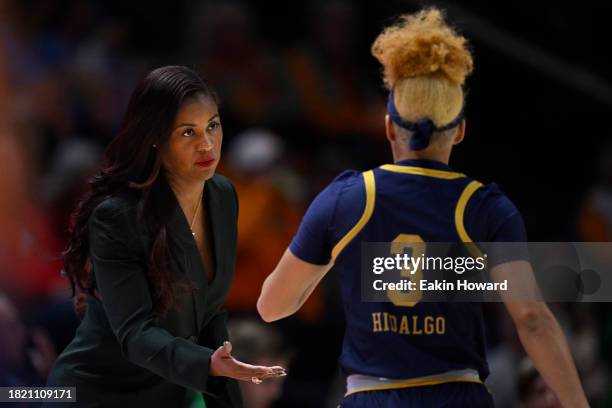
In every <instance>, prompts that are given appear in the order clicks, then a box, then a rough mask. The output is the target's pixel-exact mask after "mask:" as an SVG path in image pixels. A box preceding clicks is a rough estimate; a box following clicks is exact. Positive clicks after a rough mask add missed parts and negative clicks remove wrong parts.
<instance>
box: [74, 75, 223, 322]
mask: <svg viewBox="0 0 612 408" xmlns="http://www.w3.org/2000/svg"><path fill="white" fill-rule="evenodd" d="M197 96H204V97H209V98H211V99H213V100H214V101H215V102H216V103H218V98H217V96H216V94H215V92H214V91H213V90H212V89H211V88H210V87H209V86H208V85H207V84H206V82H205V81H204V80H202V78H200V76H199V75H198V74H196V73H195V72H194V71H192V70H191V69H189V68H187V67H182V66H165V67H161V68H157V69H155V70H154V71H151V72H150V73H149V74H148V75H147V76H146V77H145V78H144V79H143V80H142V81H140V83H139V84H138V86H137V87H136V89H135V90H134V92H133V93H132V95H131V97H130V100H129V103H128V107H127V111H126V113H125V116H124V118H123V122H122V125H121V128H120V130H119V133H118V134H117V135H116V136H115V138H114V139H113V140H112V142H111V143H110V144H109V146H108V147H107V148H106V150H105V152H104V158H103V162H102V167H101V170H100V171H99V172H98V173H97V174H96V175H95V176H93V177H92V178H91V179H90V180H89V188H88V191H87V192H86V193H85V195H84V197H83V198H82V200H81V201H80V202H79V203H78V204H77V206H76V208H75V210H74V211H73V213H72V216H71V223H70V229H69V231H70V240H69V242H68V245H67V247H66V249H65V251H64V252H63V257H64V270H63V271H62V274H63V275H65V276H67V277H68V279H69V280H70V286H71V288H72V297H73V300H74V305H75V311H76V314H77V316H79V317H82V316H83V314H84V313H85V310H86V307H87V303H86V293H90V294H92V295H94V296H97V295H98V293H97V290H96V289H95V282H94V280H93V278H92V275H91V262H90V257H89V239H88V230H87V224H88V221H89V217H90V216H91V213H92V212H93V210H94V209H95V208H96V206H97V205H98V204H100V203H101V202H102V201H104V200H105V199H106V198H108V197H110V196H112V195H114V194H117V193H119V192H122V191H126V190H129V191H133V192H134V194H135V196H136V197H137V204H136V206H137V213H138V219H139V222H143V223H144V225H146V226H147V227H148V228H149V231H150V233H151V237H154V238H153V243H152V247H151V252H150V254H149V259H148V268H147V274H148V277H149V281H150V283H151V284H152V287H153V289H154V290H155V299H154V313H155V314H157V315H159V316H164V315H166V314H167V312H168V311H169V310H170V309H171V308H172V307H173V306H174V305H175V304H176V303H177V302H176V301H177V297H180V296H179V295H180V294H179V293H177V292H176V291H175V289H176V288H177V287H180V285H177V284H176V281H177V279H176V277H175V276H174V271H173V268H172V263H171V255H170V252H169V245H168V244H169V241H170V240H171V237H170V236H169V234H168V231H167V220H168V216H169V212H170V210H171V208H170V204H171V201H170V198H171V197H170V193H171V190H170V187H169V185H168V183H167V180H166V177H164V176H163V174H164V169H163V167H162V161H161V154H160V149H161V147H162V146H164V144H165V143H166V142H167V141H168V139H169V138H170V135H171V132H172V128H173V125H174V121H175V117H176V114H177V112H178V110H179V108H180V107H181V105H182V104H183V103H184V102H185V101H186V100H189V99H191V98H194V97H197ZM183 289H187V288H185V287H183Z"/></svg>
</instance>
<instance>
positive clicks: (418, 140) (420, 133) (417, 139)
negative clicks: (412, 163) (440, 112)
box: [387, 90, 463, 150]
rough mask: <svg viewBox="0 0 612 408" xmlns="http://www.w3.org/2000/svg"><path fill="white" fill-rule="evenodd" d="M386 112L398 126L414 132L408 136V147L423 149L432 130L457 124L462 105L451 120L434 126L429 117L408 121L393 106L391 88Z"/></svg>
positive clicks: (443, 129) (461, 113)
mask: <svg viewBox="0 0 612 408" xmlns="http://www.w3.org/2000/svg"><path fill="white" fill-rule="evenodd" d="M387 112H388V113H389V117H391V120H392V121H393V122H394V123H395V124H396V125H398V126H400V127H402V128H404V129H406V130H409V131H411V132H414V133H413V135H412V137H411V138H410V148H411V149H412V150H423V149H425V148H426V147H427V146H429V141H430V140H431V135H432V134H433V133H434V132H443V131H445V130H449V129H452V128H454V127H455V126H457V125H458V124H459V123H461V121H462V120H463V107H462V108H461V111H460V112H459V114H458V115H457V117H456V118H455V119H453V121H452V122H450V123H448V124H446V125H444V126H440V127H436V125H435V124H434V123H433V122H432V120H431V119H421V120H417V121H416V122H410V121H407V120H404V119H402V117H401V116H400V114H399V113H398V112H397V109H396V108H395V102H394V101H393V90H391V92H389V98H388V100H387Z"/></svg>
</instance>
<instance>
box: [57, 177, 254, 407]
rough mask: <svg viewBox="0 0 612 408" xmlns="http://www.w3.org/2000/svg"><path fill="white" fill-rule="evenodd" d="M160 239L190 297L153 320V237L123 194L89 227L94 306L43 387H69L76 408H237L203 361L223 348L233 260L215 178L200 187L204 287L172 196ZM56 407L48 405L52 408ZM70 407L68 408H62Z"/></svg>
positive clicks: (230, 226) (223, 193)
mask: <svg viewBox="0 0 612 408" xmlns="http://www.w3.org/2000/svg"><path fill="white" fill-rule="evenodd" d="M168 191H169V194H170V195H171V196H172V199H171V205H170V206H171V211H170V218H169V219H168V235H169V236H170V237H171V238H172V239H171V240H169V242H170V250H171V253H172V255H173V259H174V260H175V267H177V268H178V271H177V272H179V273H182V274H183V277H184V278H191V280H192V281H193V282H194V283H195V286H196V287H195V288H194V290H193V291H192V292H190V293H189V294H188V295H187V296H182V298H181V299H180V300H181V301H182V303H181V306H180V310H177V311H171V312H169V313H168V315H167V316H166V317H165V318H158V317H156V316H155V315H154V314H153V312H152V311H153V307H154V305H155V298H154V296H153V293H154V292H153V291H152V289H151V285H150V282H149V280H148V278H147V275H146V269H147V262H148V259H149V253H150V249H151V244H152V237H151V236H150V234H148V233H147V229H146V226H144V225H139V223H138V222H137V216H136V205H135V204H136V203H135V200H133V199H130V198H129V197H130V196H129V193H126V194H118V195H116V196H113V197H110V198H108V199H106V200H104V201H103V202H102V203H101V204H100V205H98V206H97V207H96V209H95V210H94V211H93V213H92V216H91V218H90V221H89V237H90V241H89V244H90V254H91V261H92V266H93V275H94V277H95V282H96V286H97V288H98V290H99V293H100V295H101V301H100V300H99V299H97V298H96V297H95V296H93V295H88V300H87V303H88V307H87V311H86V313H85V316H84V317H83V320H82V321H81V323H80V325H79V327H78V329H77V331H76V334H75V338H74V339H73V341H72V342H71V343H70V344H69V345H68V346H67V347H66V349H65V350H64V351H63V352H62V353H61V355H60V356H59V357H58V359H57V361H56V363H55V365H54V367H53V369H52V371H51V374H50V376H49V379H48V382H47V385H48V386H76V387H77V389H76V396H77V402H78V404H77V405H76V406H91V407H100V406H104V407H106V406H112V407H121V406H146V407H158V406H159V407H166V406H172V407H175V406H177V407H180V406H187V404H188V403H189V401H190V400H192V399H193V397H194V396H195V395H194V393H197V392H203V393H204V399H205V401H206V405H207V407H208V408H212V407H239V406H242V402H241V398H240V391H239V389H238V384H237V383H236V382H235V381H234V380H230V379H227V378H224V377H211V376H209V375H208V367H209V362H210V357H211V355H212V353H213V352H214V350H215V349H216V348H217V347H219V346H220V345H221V344H222V343H223V341H224V340H226V339H227V337H228V336H227V329H226V313H225V312H224V311H223V310H222V305H223V301H224V299H225V296H226V294H227V292H228V291H229V289H230V286H231V281H232V275H233V270H234V261H235V257H236V239H237V216H238V201H237V198H236V193H235V190H234V188H233V186H232V185H231V183H230V182H229V180H228V179H227V178H225V177H223V176H220V175H215V176H214V177H213V178H212V179H210V180H208V181H206V184H205V190H204V205H206V213H207V215H208V217H209V220H210V222H211V224H210V225H211V229H212V238H213V246H214V254H215V258H216V259H215V265H216V271H215V275H214V279H213V280H212V282H211V283H210V284H209V283H208V279H207V276H206V273H205V272H204V266H203V263H202V260H201V258H200V254H199V252H198V249H197V246H196V243H195V240H194V239H193V236H192V235H191V230H190V228H189V224H188V222H187V220H186V218H185V216H184V213H183V211H182V209H181V207H180V205H179V204H178V201H177V199H176V196H175V195H174V194H173V193H172V190H171V189H169V188H168ZM52 406H53V407H57V404H54V405H52ZM71 406H73V407H74V406H75V404H71Z"/></svg>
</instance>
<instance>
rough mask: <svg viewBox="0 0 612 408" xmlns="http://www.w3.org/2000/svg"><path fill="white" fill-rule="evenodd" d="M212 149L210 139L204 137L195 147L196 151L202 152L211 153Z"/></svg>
mask: <svg viewBox="0 0 612 408" xmlns="http://www.w3.org/2000/svg"><path fill="white" fill-rule="evenodd" d="M212 148H213V143H212V140H211V138H209V137H208V136H204V139H203V140H202V141H201V142H200V143H199V144H198V146H197V149H198V151H203V152H208V151H211V150H212Z"/></svg>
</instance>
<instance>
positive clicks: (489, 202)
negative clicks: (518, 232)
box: [467, 177, 518, 217]
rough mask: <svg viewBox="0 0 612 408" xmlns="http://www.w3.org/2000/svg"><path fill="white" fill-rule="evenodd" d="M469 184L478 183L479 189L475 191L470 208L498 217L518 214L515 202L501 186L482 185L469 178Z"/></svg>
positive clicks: (470, 201)
mask: <svg viewBox="0 0 612 408" xmlns="http://www.w3.org/2000/svg"><path fill="white" fill-rule="evenodd" d="M467 181H468V184H470V183H472V182H476V183H477V188H476V189H475V190H474V192H473V194H472V196H471V197H470V199H469V202H468V208H470V207H471V209H472V210H475V211H477V212H479V213H483V212H487V213H493V214H495V215H496V216H500V217H504V216H508V215H511V214H513V213H516V212H518V209H517V207H516V205H515V204H514V202H512V200H511V199H510V198H509V197H508V196H507V195H506V193H504V192H503V191H502V189H501V188H500V186H499V185H498V184H497V183H495V182H490V183H486V184H485V183H482V182H480V181H478V180H476V179H473V178H471V177H467Z"/></svg>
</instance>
